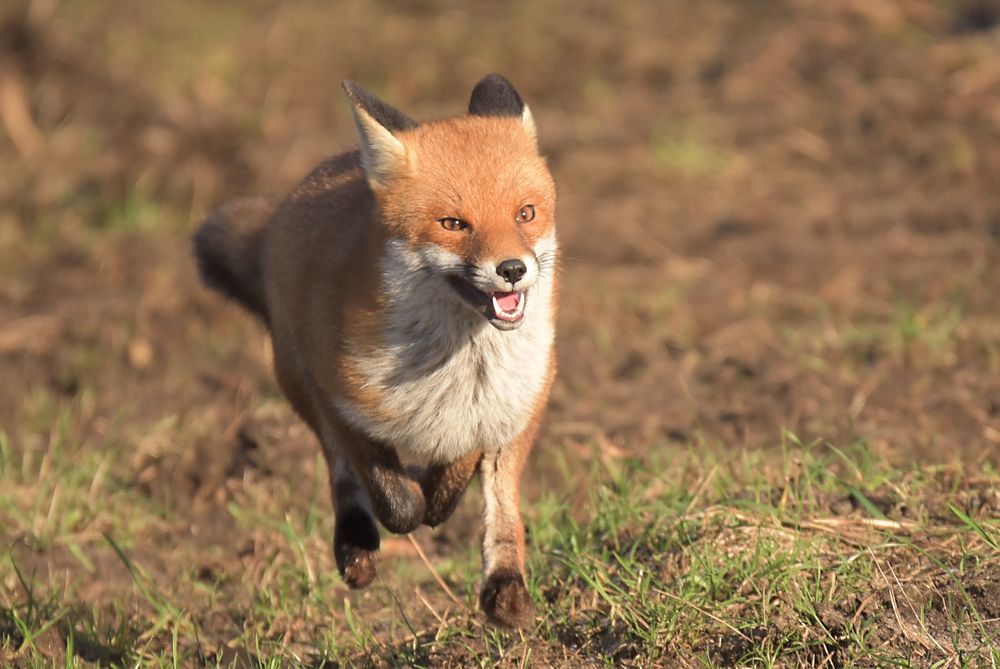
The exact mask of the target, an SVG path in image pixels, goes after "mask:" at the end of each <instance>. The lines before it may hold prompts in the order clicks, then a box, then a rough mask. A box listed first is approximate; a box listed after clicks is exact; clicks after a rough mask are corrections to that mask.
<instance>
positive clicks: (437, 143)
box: [194, 75, 557, 627]
mask: <svg viewBox="0 0 1000 669" xmlns="http://www.w3.org/2000/svg"><path fill="white" fill-rule="evenodd" d="M343 87H344V90H345V91H346V93H347V98H348V99H349V101H350V103H351V110H352V112H353V117H354V122H355V125H356V127H357V133H358V140H359V146H358V148H357V149H355V150H352V151H348V152H346V153H342V154H340V155H337V156H334V157H332V158H330V159H328V160H327V161H326V162H324V163H322V164H321V165H319V166H318V167H317V168H316V169H314V170H313V171H312V173H311V174H309V175H308V176H307V177H305V179H304V180H303V181H302V182H301V183H299V185H298V186H296V187H295V189H294V190H292V192H291V194H289V195H288V196H287V197H285V198H283V199H274V198H271V199H268V198H250V199H244V200H239V201H236V202H234V203H231V204H229V205H227V206H225V207H223V208H221V209H220V210H218V211H217V212H215V213H214V214H212V215H211V216H209V218H208V219H207V220H206V221H205V222H204V223H203V224H202V226H201V227H200V229H199V230H198V231H197V233H196V235H195V238H194V247H195V255H196V259H197V262H198V266H199V270H200V273H201V276H202V278H203V280H204V281H205V282H206V283H207V284H208V285H209V286H210V287H212V288H215V289H216V290H218V291H220V292H222V293H224V294H225V295H227V296H229V297H231V298H233V299H234V300H236V301H237V302H239V303H240V304H242V305H243V306H244V307H245V308H246V309H248V310H249V311H250V312H252V313H254V314H256V315H257V316H258V317H260V319H261V320H262V321H263V322H264V324H265V325H266V326H267V328H268V330H269V331H270V334H271V339H272V341H273V344H274V367H275V373H276V376H277V378H278V382H279V383H280V385H281V387H282V389H283V390H284V392H285V395H286V396H287V397H288V400H289V402H290V403H291V405H292V406H293V407H294V409H295V411H296V412H297V413H298V414H299V415H300V416H301V417H302V418H303V419H304V420H305V421H306V423H308V424H309V426H310V427H311V428H312V430H313V432H315V434H316V436H317V437H318V438H319V441H320V442H321V444H322V448H323V454H324V456H325V458H326V462H327V465H328V467H329V470H330V484H331V490H332V496H333V502H334V507H335V512H336V529H335V532H334V542H333V544H334V556H335V558H336V562H337V567H338V569H339V570H340V573H341V575H342V576H343V578H344V581H345V582H346V583H347V584H348V585H349V586H350V587H352V588H364V587H365V586H367V585H368V584H369V583H371V581H372V579H373V578H374V577H375V573H376V563H377V561H378V557H379V555H378V549H379V532H378V529H377V526H376V524H375V521H376V520H378V521H379V522H380V523H381V524H382V525H383V526H384V527H385V528H386V529H387V530H388V531H390V532H393V533H406V532H410V531H412V530H414V529H416V528H417V527H419V526H420V525H421V524H425V525H430V526H436V525H438V524H440V523H442V522H443V521H444V520H446V519H447V518H448V517H449V516H450V515H451V514H452V512H453V511H454V509H455V507H456V505H457V504H458V501H459V498H460V497H461V495H462V494H463V492H464V491H465V489H466V487H467V486H468V484H469V481H470V480H471V478H472V476H473V474H475V472H476V471H477V470H478V471H479V475H480V477H481V480H482V486H483V495H484V497H485V509H484V513H483V523H484V536H483V583H482V587H481V590H480V596H479V602H480V607H481V608H482V609H483V611H484V613H485V614H486V616H487V617H488V618H489V620H491V621H492V622H494V623H497V624H500V625H504V626H508V627H523V626H525V625H528V624H530V623H531V621H532V620H533V614H532V602H531V597H530V596H529V593H528V590H527V588H526V587H525V580H524V574H525V570H524V526H523V524H522V521H521V517H520V510H519V504H520V477H521V471H522V469H523V468H524V465H525V460H526V459H527V457H528V452H529V451H530V449H531V446H532V443H533V441H534V439H535V436H536V434H537V433H538V429H539V422H540V420H541V416H542V412H543V410H544V408H545V404H546V401H547V400H548V396H549V390H550V388H551V386H552V379H553V376H554V375H555V368H556V359H555V351H554V346H553V344H554V337H555V316H556V306H557V276H556V270H557V266H556V254H557V244H556V237H555V213H556V212H555V208H556V191H555V184H554V182H553V180H552V176H551V174H550V173H549V170H548V168H547V167H546V163H545V160H544V158H542V157H541V156H540V154H539V151H538V145H537V139H536V135H535V124H534V121H533V119H532V115H531V111H530V110H529V109H528V107H527V105H526V104H525V103H524V101H523V100H522V99H521V96H520V95H519V94H518V92H517V91H516V90H515V89H514V87H513V86H512V85H511V84H510V82H508V81H507V80H506V79H504V78H503V77H501V76H499V75H490V76H487V77H486V78H484V79H483V80H482V81H480V82H479V83H478V84H477V85H476V86H475V88H474V89H473V91H472V98H471V100H470V102H469V113H468V115H466V116H460V117H456V118H450V119H446V120H441V121H435V122H429V123H417V122H415V121H413V120H412V119H410V118H409V117H408V116H406V115H404V114H403V113H402V112H400V111H398V110H397V109H395V108H393V107H391V106H389V105H388V104H386V103H385V102H383V101H382V100H380V99H378V98H376V97H375V96H373V95H372V94H370V93H368V92H367V91H365V90H363V89H362V88H361V87H360V86H358V85H357V84H354V83H352V82H350V81H345V82H344V83H343Z"/></svg>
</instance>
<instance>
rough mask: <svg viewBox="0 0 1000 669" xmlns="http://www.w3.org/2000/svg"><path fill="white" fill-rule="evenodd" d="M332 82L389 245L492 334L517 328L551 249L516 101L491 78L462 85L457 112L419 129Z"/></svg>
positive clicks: (534, 153)
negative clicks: (464, 104)
mask: <svg viewBox="0 0 1000 669" xmlns="http://www.w3.org/2000/svg"><path fill="white" fill-rule="evenodd" d="M343 86H344V90H345V91H346V92H347V97H348V98H349V100H350V102H351V107H352V112H353V115H354V121H355V125H356V126H357V130H358V138H359V144H360V152H361V163H362V166H363V167H364V171H365V176H366V178H367V180H368V184H369V186H370V187H371V190H372V192H373V193H374V195H375V199H376V202H377V206H378V210H379V220H380V222H381V224H382V225H384V226H385V228H386V231H387V234H388V235H389V237H390V240H391V242H394V243H397V244H403V245H405V247H406V248H407V249H408V252H409V253H411V254H412V256H413V258H414V259H415V260H416V263H417V264H418V267H416V268H415V269H417V270H419V271H420V272H421V273H429V274H431V275H432V276H433V277H435V279H437V280H439V281H440V283H441V285H442V286H447V287H448V290H447V291H446V293H447V295H448V296H449V297H450V298H451V299H454V300H457V301H460V302H462V303H463V304H465V305H466V306H468V307H470V308H472V309H474V310H475V311H477V312H478V313H480V314H482V315H483V316H484V317H485V318H486V319H487V320H488V321H489V323H490V324H491V325H493V326H494V327H496V328H498V329H501V330H512V329H515V328H517V327H519V326H520V325H521V323H522V321H523V320H524V319H525V318H526V316H527V315H528V314H530V311H531V309H532V307H531V304H530V302H531V300H530V299H529V298H531V296H532V293H533V292H534V291H535V289H536V288H539V289H540V288H541V287H542V286H545V287H550V285H551V279H552V273H553V272H554V271H555V253H556V240H555V206H556V193H555V185H554V183H553V181H552V176H551V175H550V174H549V171H548V168H547V167H546V165H545V160H544V159H543V158H542V157H541V156H540V155H539V152H538V143H537V139H536V135H535V124H534V120H533V119H532V116H531V111H530V110H529V109H528V106H527V105H526V104H525V103H524V101H523V100H522V99H521V96H520V95H519V94H518V92H517V91H516V90H515V89H514V87H513V86H512V85H511V84H510V82H508V81H507V80H506V79H504V78H503V77H501V76H499V75H496V74H493V75H490V76H488V77H486V78H484V79H483V80H482V81H480V82H479V83H478V84H477V85H476V87H475V88H474V89H473V91H472V98H471V100H470V101H469V114H468V115H467V116H462V117H457V118H451V119H446V120H442V121H435V122H430V123H422V124H418V123H416V122H415V121H413V120H412V119H410V118H409V117H407V116H406V115H405V114H403V113H402V112H400V111H398V110H396V109H394V108H393V107H391V106H389V105H388V104H386V103H385V102H383V101H381V100H379V99H378V98H376V97H375V96H373V95H371V94H370V93H368V92H367V91H365V90H363V89H362V88H361V87H359V86H358V85H357V84H354V83H353V82H349V81H345V82H344V84H343ZM539 297H542V296H541V295H539ZM545 299H549V297H548V296H546V297H545Z"/></svg>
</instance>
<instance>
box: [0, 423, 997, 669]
mask: <svg viewBox="0 0 1000 669" xmlns="http://www.w3.org/2000/svg"><path fill="white" fill-rule="evenodd" d="M62 415H63V418H62V419H61V423H62V425H63V427H62V428H57V429H55V430H54V431H53V433H52V435H51V439H52V443H51V444H50V449H51V450H49V451H48V452H49V453H51V454H59V455H60V457H59V458H58V461H59V462H61V463H64V464H63V466H64V467H65V469H62V470H59V471H52V470H51V469H50V470H49V471H48V472H46V471H45V467H46V466H48V467H50V468H51V467H52V465H46V464H45V461H44V460H43V461H39V460H37V459H36V456H33V455H32V452H31V451H25V450H21V449H20V448H19V445H18V444H17V443H14V442H12V441H11V440H10V438H9V437H7V436H3V437H0V455H2V458H0V476H2V477H3V481H4V483H5V486H4V488H5V489H7V490H8V493H7V496H6V497H4V498H2V499H3V504H2V507H3V508H4V509H7V511H6V512H5V528H6V529H5V531H6V532H7V536H8V537H17V536H23V537H25V539H24V540H25V541H28V542H30V543H31V546H32V552H31V554H27V555H26V554H25V553H24V552H23V551H20V550H16V549H15V550H12V551H11V552H10V553H9V554H8V556H7V558H6V559H5V560H4V561H3V563H2V565H0V578H2V579H3V582H4V583H7V584H8V587H5V589H4V591H3V592H4V593H5V594H4V599H3V601H2V608H0V657H3V658H7V659H8V660H13V661H17V662H20V663H24V664H25V666H52V665H53V663H54V664H56V665H59V666H82V665H81V663H82V662H83V660H84V659H85V658H90V659H92V658H93V657H98V656H100V657H104V658H106V659H107V658H111V660H110V661H112V663H114V662H119V663H120V664H122V665H123V666H154V667H173V666H190V665H191V664H192V663H204V664H206V665H208V666H237V664H238V661H240V658H244V659H245V658H248V657H249V658H253V662H254V663H255V664H253V666H312V664H313V663H315V662H317V661H329V662H337V663H343V662H346V663H348V664H352V663H359V662H361V663H363V662H375V663H376V664H378V663H382V665H385V666H437V664H438V663H440V662H442V661H451V662H453V661H455V658H456V655H457V656H460V658H461V661H462V662H466V663H467V664H468V666H483V667H490V666H507V665H508V664H509V663H510V662H511V661H514V662H515V664H520V663H521V662H523V663H524V665H525V666H532V664H533V661H537V662H539V663H541V664H539V665H537V666H546V665H545V664H544V662H545V660H544V658H545V657H546V655H545V653H547V652H552V650H551V649H564V652H567V653H571V654H572V656H576V657H579V658H581V659H582V660H585V661H589V662H596V663H598V664H601V665H604V666H609V667H610V666H621V665H622V664H623V663H625V664H628V663H633V664H636V666H649V665H656V666H705V667H713V666H752V667H769V666H819V665H820V662H821V661H822V659H823V658H825V657H835V658H836V659H837V662H838V663H839V664H838V666H931V665H926V664H922V663H921V662H923V660H921V661H920V662H918V657H919V658H924V657H925V655H926V654H928V653H929V655H930V657H933V658H939V659H941V660H944V661H947V660H948V659H949V658H951V659H952V660H953V661H957V664H953V665H951V666H969V667H972V666H990V665H989V662H991V661H992V660H991V659H990V654H991V653H992V654H993V656H994V658H995V649H993V645H994V643H995V640H994V639H993V638H992V636H991V635H995V634H996V626H995V624H993V623H991V622H990V621H989V616H988V615H986V614H983V613H981V612H979V610H978V608H977V607H978V606H979V604H980V602H981V600H980V599H977V597H976V596H975V593H974V592H970V589H969V584H970V583H975V582H977V581H976V579H977V578H980V577H981V576H982V575H983V574H988V573H990V571H991V570H995V569H996V568H997V566H998V559H1000V550H998V546H1000V544H998V541H1000V530H998V526H997V522H996V520H995V519H992V518H988V517H979V516H977V514H976V512H975V511H974V510H972V509H971V508H970V507H969V503H968V502H969V500H968V499H967V496H964V494H963V489H962V486H961V485H960V484H958V483H957V481H961V480H962V477H963V473H962V472H960V471H956V470H953V469H945V468H940V469H923V470H921V469H910V468H898V467H893V466H891V465H890V464H889V463H887V462H885V461H883V460H880V459H879V458H878V457H877V456H875V455H874V454H873V453H871V452H870V450H869V449H868V448H867V447H866V446H865V444H863V443H856V444H850V445H848V446H847V447H845V448H843V449H840V448H835V447H833V446H830V445H828V444H824V443H820V442H816V443H812V444H803V443H800V442H799V440H797V439H796V438H795V437H794V435H790V434H789V435H786V439H785V443H784V445H783V449H782V450H783V453H784V455H783V456H782V457H781V458H780V460H779V461H777V462H775V461H773V460H772V461H765V460H764V459H763V456H758V455H754V454H746V455H745V456H744V457H743V458H741V459H737V460H733V459H731V458H729V459H726V458H724V457H723V455H722V453H721V452H719V453H718V454H713V453H712V452H711V451H710V450H709V451H708V452H707V453H706V451H705V449H698V450H695V449H691V450H690V451H688V452H686V453H685V452H683V451H676V450H674V451H672V452H670V453H666V452H664V453H662V454H661V456H660V457H652V458H650V459H647V460H642V461H640V460H626V461H620V462H610V463H608V464H598V461H597V460H594V461H593V462H592V463H591V466H590V468H589V472H586V473H584V474H583V476H584V477H585V479H586V481H585V483H586V485H582V483H583V482H581V481H580V480H579V473H578V474H577V478H576V479H573V478H571V477H568V478H567V480H566V484H565V485H564V486H563V487H561V488H560V487H554V488H550V489H549V491H548V492H547V493H546V494H545V495H544V496H543V497H541V498H540V499H537V500H535V501H534V502H533V503H531V504H529V505H527V508H526V510H525V511H526V516H527V519H528V526H529V528H530V542H529V543H530V549H529V550H530V566H529V573H530V576H529V582H528V585H529V589H530V591H531V593H532V597H533V598H534V600H535V602H536V603H537V605H538V618H537V624H536V627H535V629H533V630H529V631H526V632H525V633H523V634H520V633H509V632H503V631H499V630H495V629H492V628H489V627H486V626H484V625H483V622H482V621H481V619H480V618H479V616H478V615H477V614H476V613H475V611H474V609H475V593H476V587H477V584H478V578H479V575H478V558H477V556H476V547H475V546H474V545H473V544H470V545H468V546H464V547H457V548H455V549H454V551H453V553H449V554H445V555H442V556H441V557H440V558H438V559H435V560H434V561H433V563H432V565H433V567H434V569H435V571H436V572H438V573H439V574H441V575H443V577H444V578H446V579H447V580H448V581H450V582H451V586H452V589H453V590H455V591H456V592H457V593H459V597H460V599H461V601H460V604H458V605H456V604H455V603H454V602H451V601H449V600H448V598H447V597H445V596H443V593H442V591H441V589H440V587H439V586H438V585H437V584H436V582H435V580H434V577H433V576H434V575H433V574H432V573H431V572H430V571H429V569H428V568H427V566H425V565H423V564H421V563H420V562H419V561H417V562H415V561H413V560H412V559H405V558H394V557H390V558H387V559H386V560H385V561H384V562H383V566H382V572H381V574H382V575H381V578H380V579H379V581H377V582H376V584H375V585H373V587H372V589H371V591H370V592H368V593H365V594H361V595H359V594H354V593H348V592H347V591H346V590H345V589H344V587H343V586H342V584H340V582H339V578H338V576H337V575H336V572H335V570H334V569H333V568H332V565H331V564H330V562H331V560H330V556H329V554H328V553H329V546H328V543H327V538H328V537H329V536H330V531H331V527H330V519H329V514H328V513H327V512H326V509H325V506H324V505H325V503H326V501H325V496H324V495H321V494H319V493H318V492H317V491H318V490H319V489H320V486H321V485H323V481H322V475H321V469H316V479H315V481H313V483H312V484H309V485H307V486H305V488H304V489H305V490H308V489H310V488H312V490H313V492H311V493H310V494H309V495H308V497H309V498H310V499H309V501H308V504H306V505H299V506H298V507H297V508H294V507H293V508H292V509H291V510H288V509H287V508H285V509H284V510H283V507H285V503H284V502H283V500H282V498H281V496H280V495H279V494H274V493H273V491H272V492H267V491H266V490H265V491H261V490H255V488H254V487H252V486H248V487H247V489H246V490H245V491H243V493H244V494H241V495H238V496H237V497H236V498H234V500H233V501H231V502H230V504H229V507H228V513H229V516H230V521H231V522H232V524H233V526H234V527H235V528H236V530H235V531H236V532H237V533H239V534H240V535H244V536H252V537H255V540H258V541H261V540H262V541H265V542H266V545H267V548H266V549H265V550H263V551H262V558H261V560H260V561H259V562H256V563H255V564H254V565H253V568H252V571H253V572H254V573H253V574H251V573H249V572H244V573H213V574H211V575H207V576H206V574H204V573H202V571H203V570H199V569H198V568H197V567H196V566H195V565H194V564H193V563H192V564H191V565H188V566H186V567H183V568H179V569H177V568H167V569H166V570H165V573H164V572H158V571H157V569H155V568H153V566H152V565H149V564H144V563H143V559H146V560H150V559H151V557H150V553H149V551H148V548H144V546H143V544H144V543H146V542H147V541H146V540H144V539H142V538H141V535H142V531H141V529H140V528H141V527H143V526H144V525H145V526H147V527H150V526H154V525H155V523H157V522H166V523H170V522H172V521H173V520H176V518H175V517H174V515H173V514H171V513H170V512H169V510H168V511H166V512H164V511H163V510H162V509H156V508H152V507H151V506H150V505H148V504H145V505H144V504H142V503H140V502H139V500H138V499H136V498H135V497H134V496H133V493H130V492H129V489H128V486H127V485H123V484H122V482H117V483H115V484H113V485H107V486H102V487H101V488H100V491H99V492H98V493H96V504H90V503H88V499H87V495H86V494H85V492H86V491H87V489H88V488H90V487H91V486H92V485H93V478H94V476H95V472H96V471H98V470H100V469H102V468H103V469H105V470H106V469H107V465H106V464H102V462H101V461H92V460H91V459H90V456H88V455H86V454H87V452H88V451H86V450H84V449H79V448H74V445H73V444H72V443H67V442H66V438H65V434H64V433H65V432H66V430H68V429H71V428H72V422H73V420H74V415H73V414H62ZM57 422H58V421H57ZM319 464H320V463H319V462H317V463H316V465H317V466H318V465H319ZM111 469H112V471H113V470H114V468H113V467H112V468H111ZM27 479H32V480H33V485H32V486H31V487H30V488H26V487H25V481H26V480H27ZM55 480H58V481H59V484H58V485H59V491H60V492H59V493H58V497H59V499H60V500H61V501H60V502H59V504H60V505H61V506H60V509H59V510H60V512H59V513H57V514H55V515H57V516H59V518H60V520H59V522H56V523H54V524H46V523H47V521H46V519H47V518H50V517H51V516H52V515H53V514H51V513H49V511H48V509H47V508H46V506H47V504H48V505H49V506H51V505H52V504H54V502H52V500H53V499H54V498H55V497H57V494H56V493H54V492H53V485H54V484H53V481H55ZM992 480H993V481H994V484H995V483H996V479H995V478H994V479H992ZM949 486H950V487H949ZM293 487H294V486H293ZM300 487H301V486H300ZM581 489H585V490H586V491H587V493H586V496H587V503H586V504H583V505H581V504H579V503H578V502H577V501H576V500H577V497H578V493H579V491H580V490H581ZM12 490H13V491H19V495H17V500H13V499H11V497H12V495H11V494H10V491H12ZM285 494H291V491H290V490H289V491H286V493H285ZM470 496H471V497H473V498H475V497H477V492H476V491H475V490H473V491H471V492H470ZM120 499H126V500H128V504H122V503H120V502H116V500H120ZM942 500H943V502H942V503H943V504H944V505H945V507H944V508H946V509H947V514H945V515H943V516H936V515H934V514H933V513H931V511H930V509H931V508H932V506H933V504H932V502H941V501H942ZM902 505H907V506H909V507H911V508H913V509H917V510H918V512H917V513H915V514H914V513H910V514H909V515H908V517H907V518H905V519H904V518H901V517H900V515H899V513H898V509H899V508H901V506H902ZM12 506H16V507H17V508H18V509H19V510H20V511H19V512H14V510H13V509H12ZM94 508H100V509H102V511H101V512H100V514H103V515H100V514H99V515H96V516H95V514H94ZM914 516H915V517H916V519H915V520H914V519H911V518H913V517H914ZM98 517H102V518H103V519H104V523H103V526H106V527H113V528H115V529H114V530H109V531H106V532H104V533H102V534H101V535H100V537H99V538H98V539H96V540H88V541H84V539H83V537H84V536H85V535H87V534H88V532H91V531H92V530H91V529H89V528H91V527H93V526H94V524H95V523H96V522H97V520H96V519H97V518H98ZM125 528H128V529H127V530H126V529H125ZM428 539H429V535H428V534H426V533H425V534H421V535H420V540H421V542H422V543H424V544H425V545H426V543H427V541H428ZM955 545H957V546H958V547H960V549H959V550H958V551H957V552H956V551H954V550H946V549H945V547H946V546H955ZM68 547H74V548H68ZM197 549H199V548H198V547H196V546H176V547H174V551H175V554H176V555H177V556H178V559H183V556H184V555H187V554H189V552H190V551H193V550H197ZM200 550H204V548H201V549H200ZM60 555H62V556H68V557H67V562H65V563H64V564H66V565H67V567H66V572H67V574H69V576H68V585H69V587H68V588H65V587H64V586H65V585H66V584H67V581H66V580H64V578H60V577H56V576H54V574H53V573H52V572H50V573H49V574H48V575H46V574H45V573H44V570H41V569H40V568H39V567H38V565H40V564H44V562H45V560H46V559H48V560H55V561H59V560H60V557H59V556H60ZM137 555H143V556H145V557H144V558H141V557H137ZM154 562H156V561H155V560H154ZM29 564H30V565H33V566H31V567H30V568H29V566H28V565H29ZM95 565H99V567H95ZM161 569H162V567H161ZM96 570H99V571H100V573H101V574H105V575H107V574H112V575H113V579H114V580H115V581H116V582H117V583H118V587H119V588H120V591H121V594H120V595H118V596H116V597H112V598H110V599H108V598H102V601H101V602H100V603H99V604H96V605H88V604H87V602H86V598H83V597H81V595H80V592H81V590H82V589H83V588H84V587H85V586H86V585H87V583H88V581H90V580H91V579H93V578H94V572H95V571H96ZM167 573H169V578H165V576H166V575H167ZM973 590H974V588H973ZM870 597H875V600H874V601H873V600H871V599H866V598H870ZM421 600H423V603H422V602H421ZM220 606H221V607H223V608H224V609H227V616H229V617H230V618H231V620H230V621H229V624H228V625H224V626H222V627H223V629H221V630H220V628H219V625H218V621H217V620H213V619H212V615H211V611H212V610H213V608H215V607H220ZM429 612H430V613H429ZM431 614H433V615H431ZM885 629H894V630H896V632H897V633H898V634H899V637H898V638H896V639H895V640H894V641H893V642H892V643H889V640H888V639H887V638H885V637H884V636H880V630H885ZM944 631H946V633H944ZM900 639H902V640H903V642H902V643H901V642H900ZM918 651H919V652H918ZM532 655H533V656H534V660H533V658H532ZM373 658H374V659H373ZM512 658H514V660H512ZM984 663H985V664H984Z"/></svg>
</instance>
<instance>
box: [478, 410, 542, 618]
mask: <svg viewBox="0 0 1000 669" xmlns="http://www.w3.org/2000/svg"><path fill="white" fill-rule="evenodd" d="M536 432H537V426H536V425H533V426H532V427H530V428H529V429H528V430H527V431H526V432H525V433H524V434H522V435H521V436H519V437H518V438H517V439H515V440H514V441H513V442H511V443H510V444H508V445H506V446H505V447H503V448H501V449H500V450H499V451H495V452H492V453H487V454H486V455H485V456H484V457H483V459H482V462H481V464H480V468H479V471H480V476H481V477H482V483H483V498H484V506H485V508H484V514H483V523H484V533H483V585H482V588H481V589H480V591H479V606H480V608H482V610H483V613H485V614H486V617H487V618H488V619H489V620H490V621H491V622H493V623H496V624H498V625H503V626H504V627H526V626H528V625H530V624H531V622H532V620H533V618H534V607H533V605H532V603H531V595H529V594H528V589H527V588H526V587H525V585H524V583H525V580H524V574H525V572H524V524H523V523H522V521H521V511H520V499H521V483H520V480H521V470H522V469H523V468H524V462H525V460H526V459H527V457H528V452H529V451H530V450H531V444H532V442H533V441H534V438H535V433H536Z"/></svg>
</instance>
